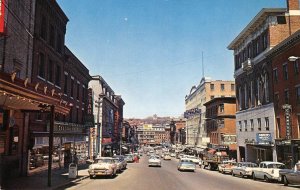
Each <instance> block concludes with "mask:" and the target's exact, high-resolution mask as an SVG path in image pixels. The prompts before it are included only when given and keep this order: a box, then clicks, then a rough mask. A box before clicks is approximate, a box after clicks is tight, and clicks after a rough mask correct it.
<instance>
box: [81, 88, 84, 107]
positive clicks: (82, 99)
mask: <svg viewBox="0 0 300 190" xmlns="http://www.w3.org/2000/svg"><path fill="white" fill-rule="evenodd" d="M81 101H82V102H83V103H84V102H85V88H84V87H83V88H82V98H81Z"/></svg>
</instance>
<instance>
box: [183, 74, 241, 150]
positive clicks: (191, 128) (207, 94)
mask: <svg viewBox="0 0 300 190" xmlns="http://www.w3.org/2000/svg"><path fill="white" fill-rule="evenodd" d="M223 96H224V97H225V96H226V97H233V96H235V84H234V82H233V81H222V80H211V79H210V78H208V77H204V78H202V79H201V81H200V83H199V85H198V86H193V87H192V89H191V90H190V93H189V95H187V96H186V97H185V113H184V117H185V118H186V138H187V140H186V144H188V145H193V146H203V147H206V146H207V143H209V138H208V137H207V133H206V128H205V116H206V108H205V106H204V104H205V103H206V102H208V101H209V100H211V99H213V98H215V97H223Z"/></svg>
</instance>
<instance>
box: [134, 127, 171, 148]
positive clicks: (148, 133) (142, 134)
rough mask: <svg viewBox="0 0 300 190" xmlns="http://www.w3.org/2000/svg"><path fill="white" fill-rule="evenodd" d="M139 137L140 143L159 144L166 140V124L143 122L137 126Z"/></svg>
mask: <svg viewBox="0 0 300 190" xmlns="http://www.w3.org/2000/svg"><path fill="white" fill-rule="evenodd" d="M136 132H137V138H138V141H139V143H140V144H144V145H159V144H161V143H164V142H166V134H165V126H163V125H160V124H156V125H153V124H143V125H140V126H138V127H137V130H136Z"/></svg>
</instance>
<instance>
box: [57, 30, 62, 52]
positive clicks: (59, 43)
mask: <svg viewBox="0 0 300 190" xmlns="http://www.w3.org/2000/svg"><path fill="white" fill-rule="evenodd" d="M56 50H57V52H58V53H61V52H62V51H61V50H62V37H61V34H57V38H56Z"/></svg>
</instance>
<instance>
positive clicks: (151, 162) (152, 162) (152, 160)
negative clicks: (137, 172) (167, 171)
mask: <svg viewBox="0 0 300 190" xmlns="http://www.w3.org/2000/svg"><path fill="white" fill-rule="evenodd" d="M148 166H149V167H150V166H159V167H161V160H160V159H159V156H154V155H153V156H150V158H149V160H148Z"/></svg>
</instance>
